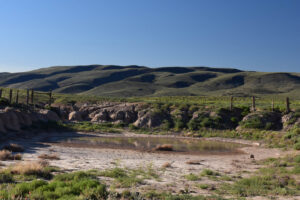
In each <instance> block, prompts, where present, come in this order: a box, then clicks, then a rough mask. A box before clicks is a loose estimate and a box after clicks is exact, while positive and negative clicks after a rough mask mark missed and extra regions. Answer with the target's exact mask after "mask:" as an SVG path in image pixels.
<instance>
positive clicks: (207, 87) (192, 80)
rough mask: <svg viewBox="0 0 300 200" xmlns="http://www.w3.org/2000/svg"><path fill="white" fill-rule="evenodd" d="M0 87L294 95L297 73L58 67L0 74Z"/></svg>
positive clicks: (299, 89) (298, 87) (299, 85)
mask: <svg viewBox="0 0 300 200" xmlns="http://www.w3.org/2000/svg"><path fill="white" fill-rule="evenodd" d="M0 86H1V87H12V88H21V89H27V88H32V89H36V90H41V91H48V90H53V91H55V92H61V93H69V94H72V93H79V94H87V95H99V96H112V97H119V96H123V97H129V96H190V95H197V96H198V95H214V96H221V95H236V96H250V95H257V96H260V95H280V96H283V95H289V96H291V97H299V96H300V73H266V72H249V71H241V70H237V69H225V68H209V67H161V68H148V67H142V66H116V65H88V66H58V67H49V68H44V69H39V70H34V71H30V72H24V73H0Z"/></svg>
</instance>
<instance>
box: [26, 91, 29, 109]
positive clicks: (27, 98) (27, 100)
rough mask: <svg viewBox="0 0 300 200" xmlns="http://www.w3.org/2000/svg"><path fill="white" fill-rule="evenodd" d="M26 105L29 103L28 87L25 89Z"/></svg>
mask: <svg viewBox="0 0 300 200" xmlns="http://www.w3.org/2000/svg"><path fill="white" fill-rule="evenodd" d="M26 105H27V106H28V105H29V89H27V90H26Z"/></svg>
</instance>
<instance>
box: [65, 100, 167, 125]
mask: <svg viewBox="0 0 300 200" xmlns="http://www.w3.org/2000/svg"><path fill="white" fill-rule="evenodd" d="M59 110H61V112H62V113H63V114H62V116H63V118H64V120H68V121H91V122H97V123H103V122H112V123H126V124H130V123H133V124H134V125H135V126H137V127H148V128H150V127H155V126H159V125H160V124H161V121H162V116H159V115H155V114H154V112H153V110H152V109H150V108H149V107H145V105H144V104H140V103H104V104H101V105H82V106H80V107H73V109H70V107H60V109H59ZM70 110H71V112H70ZM68 111H69V114H68V116H66V115H65V113H68Z"/></svg>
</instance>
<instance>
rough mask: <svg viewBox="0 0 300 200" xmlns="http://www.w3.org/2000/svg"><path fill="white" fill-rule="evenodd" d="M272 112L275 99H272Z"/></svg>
mask: <svg viewBox="0 0 300 200" xmlns="http://www.w3.org/2000/svg"><path fill="white" fill-rule="evenodd" d="M272 112H274V99H272Z"/></svg>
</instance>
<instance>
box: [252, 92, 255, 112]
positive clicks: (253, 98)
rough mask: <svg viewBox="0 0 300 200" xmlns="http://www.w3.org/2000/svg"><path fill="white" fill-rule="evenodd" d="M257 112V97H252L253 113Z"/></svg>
mask: <svg viewBox="0 0 300 200" xmlns="http://www.w3.org/2000/svg"><path fill="white" fill-rule="evenodd" d="M255 110H256V108H255V96H253V97H252V111H253V112H254V111H255Z"/></svg>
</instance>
